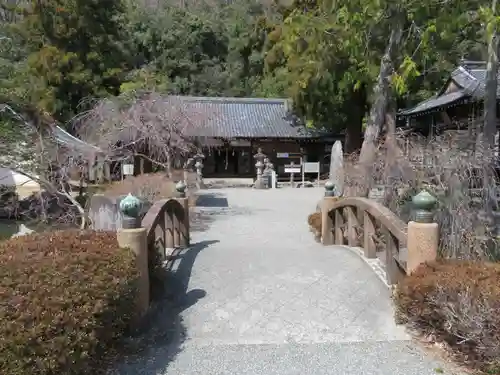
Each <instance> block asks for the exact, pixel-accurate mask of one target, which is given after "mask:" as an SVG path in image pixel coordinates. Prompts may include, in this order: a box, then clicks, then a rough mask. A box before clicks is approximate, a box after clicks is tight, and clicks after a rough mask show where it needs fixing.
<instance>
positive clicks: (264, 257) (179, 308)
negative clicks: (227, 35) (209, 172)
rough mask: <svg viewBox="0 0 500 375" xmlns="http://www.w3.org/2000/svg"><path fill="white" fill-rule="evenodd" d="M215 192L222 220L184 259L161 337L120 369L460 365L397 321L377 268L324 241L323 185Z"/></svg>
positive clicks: (409, 374)
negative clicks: (318, 219) (317, 218)
mask: <svg viewBox="0 0 500 375" xmlns="http://www.w3.org/2000/svg"><path fill="white" fill-rule="evenodd" d="M208 193H209V194H208ZM208 193H207V195H206V196H204V197H202V198H201V199H200V201H199V204H200V205H201V206H204V207H200V208H199V210H201V211H203V212H204V213H205V214H210V215H213V216H215V220H214V221H213V222H211V223H210V227H209V229H208V230H205V231H203V232H195V233H193V234H192V237H193V241H192V242H193V247H192V248H191V249H189V250H187V251H185V252H184V253H182V254H180V256H179V257H178V261H177V262H176V264H174V265H173V269H172V274H173V275H174V276H173V279H172V280H171V288H172V290H173V293H174V295H175V300H174V302H173V304H174V306H173V307H172V308H170V309H168V311H164V315H162V319H161V323H155V324H157V325H158V327H156V328H157V332H158V330H161V331H162V334H161V335H159V336H155V337H160V338H161V339H157V338H155V339H154V342H152V343H151V345H150V349H149V350H148V351H147V352H146V353H144V354H143V356H141V357H140V358H138V359H137V358H136V359H130V360H129V361H128V362H127V363H125V364H123V366H121V367H120V368H119V369H118V371H117V373H118V374H120V375H132V374H148V375H154V374H162V375H163V374H171V375H195V374H200V375H212V374H213V375H222V374H224V375H225V374H227V375H239V374H241V375H243V374H248V375H258V374H259V375H260V374H264V375H271V374H280V375H285V374H286V375H288V374H290V375H291V374H297V375H298V374H301V375H305V374H314V375H320V374H338V375H351V374H352V375H362V374H367V375H368V374H370V375H376V374H380V375H399V374H401V375H431V374H435V373H437V372H439V373H441V372H442V371H444V373H446V374H451V373H452V372H451V371H449V370H448V368H447V367H446V366H445V365H443V364H442V363H440V362H439V361H437V360H434V359H432V358H431V357H430V355H428V354H425V353H424V352H423V351H421V350H420V349H419V348H418V347H417V346H416V344H414V343H413V342H412V341H410V337H409V336H408V335H407V334H406V333H405V331H404V329H403V328H402V327H399V326H396V325H395V323H394V318H393V309H392V306H391V302H390V295H389V291H388V290H387V288H386V287H385V286H384V284H383V283H382V282H381V281H380V279H379V278H378V277H377V276H376V275H375V274H374V272H373V271H372V270H371V269H370V267H369V266H367V265H366V264H365V263H364V262H363V261H362V260H361V259H360V258H359V257H358V256H357V255H355V254H354V253H352V252H350V251H349V250H347V249H345V248H342V247H336V246H329V247H323V246H322V245H320V244H317V243H315V242H314V239H313V236H312V234H311V233H310V232H309V230H308V227H307V222H306V221H307V215H308V214H309V213H311V212H312V211H314V210H315V207H316V204H317V202H318V200H319V199H320V198H321V196H322V194H323V190H321V189H317V188H309V189H292V188H284V189H279V190H270V191H256V190H252V189H221V190H209V191H208Z"/></svg>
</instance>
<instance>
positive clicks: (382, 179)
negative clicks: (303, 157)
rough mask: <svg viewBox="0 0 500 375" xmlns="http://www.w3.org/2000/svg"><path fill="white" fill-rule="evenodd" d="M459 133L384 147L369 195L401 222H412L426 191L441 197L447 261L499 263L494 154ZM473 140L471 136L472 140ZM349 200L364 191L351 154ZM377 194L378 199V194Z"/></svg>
mask: <svg viewBox="0 0 500 375" xmlns="http://www.w3.org/2000/svg"><path fill="white" fill-rule="evenodd" d="M464 137H467V134H463V133H461V132H460V131H456V132H448V133H445V134H443V135H441V136H438V137H434V138H433V139H430V140H429V139H427V138H423V137H421V136H418V135H415V134H408V133H400V134H398V137H397V145H396V147H393V148H392V149H391V150H390V151H389V150H388V148H387V147H386V144H384V143H381V144H380V145H379V148H378V150H377V159H376V161H375V166H374V168H373V171H374V175H373V176H372V179H371V180H370V186H369V190H371V191H372V194H373V195H372V196H371V197H372V198H375V199H378V200H379V201H380V202H381V203H383V204H384V205H385V206H387V207H388V208H390V209H391V210H392V211H393V212H395V213H396V214H397V215H398V216H399V217H400V218H401V219H402V220H403V221H409V220H411V219H412V210H411V208H412V205H411V199H412V197H413V196H414V195H415V194H417V193H418V192H419V191H421V190H422V189H426V190H428V191H429V192H430V193H431V194H433V195H434V196H436V198H438V202H439V206H438V209H437V212H436V218H435V219H436V222H437V223H438V224H439V228H440V252H441V254H440V255H441V256H442V257H444V258H454V259H469V260H474V259H475V260H497V259H500V253H499V251H498V249H497V244H496V241H495V240H493V237H494V236H495V233H494V232H495V228H494V226H495V225H494V224H495V223H492V222H491V216H492V215H490V216H488V213H491V212H492V211H495V210H496V208H497V207H496V190H497V188H496V181H495V176H496V174H495V171H494V170H493V167H492V166H493V160H492V155H493V152H491V151H489V150H486V149H485V148H484V147H482V143H481V142H474V144H473V146H472V147H471V146H470V144H468V145H465V146H464V143H463V142H462V143H461V142H460V141H461V139H460V138H462V140H463V138H464ZM469 138H470V136H469ZM344 165H345V168H346V173H345V175H346V177H347V179H346V187H347V188H346V195H351V196H353V195H356V193H357V192H358V191H364V190H365V187H364V186H362V185H363V184H364V183H365V181H366V179H365V174H366V171H365V170H364V169H363V167H362V166H361V165H360V164H359V163H357V155H349V156H347V158H346V161H345V163H344ZM377 193H378V194H377Z"/></svg>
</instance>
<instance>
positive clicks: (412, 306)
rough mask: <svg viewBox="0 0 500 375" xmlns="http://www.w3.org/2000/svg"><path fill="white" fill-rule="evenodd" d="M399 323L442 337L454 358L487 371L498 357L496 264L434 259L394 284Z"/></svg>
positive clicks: (499, 280) (499, 270) (499, 279)
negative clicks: (437, 260)
mask: <svg viewBox="0 0 500 375" xmlns="http://www.w3.org/2000/svg"><path fill="white" fill-rule="evenodd" d="M394 300H395V303H396V306H397V318H398V319H399V320H400V322H401V323H406V324H409V325H410V326H412V327H414V328H417V329H419V330H420V331H422V332H425V333H432V334H433V335H435V336H436V337H437V338H438V339H439V340H441V341H444V342H447V343H448V344H449V345H450V347H451V348H452V349H453V350H454V351H455V354H456V355H457V356H458V357H459V359H461V360H463V361H465V362H467V363H469V364H472V365H474V366H476V367H478V368H479V369H482V370H488V371H490V370H491V369H492V368H494V367H495V368H496V366H497V365H498V364H499V363H498V361H499V360H500V314H499V311H500V264H499V263H482V262H466V261H450V260H447V261H439V262H435V263H432V264H427V265H422V266H421V267H419V269H417V271H416V272H415V273H413V274H412V275H410V276H408V277H406V278H405V279H404V280H403V281H402V282H401V283H400V284H399V285H398V287H397V288H396V291H395V293H394Z"/></svg>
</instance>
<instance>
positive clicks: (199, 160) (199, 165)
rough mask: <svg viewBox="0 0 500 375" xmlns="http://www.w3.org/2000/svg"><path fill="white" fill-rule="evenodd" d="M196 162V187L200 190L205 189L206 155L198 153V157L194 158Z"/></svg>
mask: <svg viewBox="0 0 500 375" xmlns="http://www.w3.org/2000/svg"><path fill="white" fill-rule="evenodd" d="M193 159H194V160H195V163H194V168H195V170H196V186H197V188H198V189H203V188H204V187H205V185H204V184H203V160H204V159H205V155H203V153H202V152H201V151H198V152H197V153H196V155H194V156H193Z"/></svg>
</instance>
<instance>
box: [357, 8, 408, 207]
mask: <svg viewBox="0 0 500 375" xmlns="http://www.w3.org/2000/svg"><path fill="white" fill-rule="evenodd" d="M391 18H392V28H391V34H390V37H389V41H388V42H387V46H386V49H385V53H384V56H382V59H381V61H380V72H379V75H378V80H377V84H376V85H375V87H374V89H373V93H374V98H375V100H374V102H373V105H372V107H371V109H370V117H369V119H368V124H367V125H366V129H365V136H364V140H363V145H362V146H361V153H360V156H359V164H360V166H361V168H363V176H364V181H363V183H362V184H361V186H360V191H359V192H358V195H359V196H362V197H367V196H368V193H369V191H370V179H372V178H373V166H374V162H375V159H376V153H377V140H378V137H379V135H380V132H381V130H382V127H383V125H384V122H385V116H386V112H387V105H388V103H389V100H390V99H391V96H392V93H391V84H390V78H391V75H392V73H393V71H394V67H393V59H394V55H395V54H396V53H397V51H398V49H399V46H400V44H401V39H402V36H403V12H402V10H401V9H400V8H399V7H398V6H397V8H396V9H394V10H393V13H392V16H391Z"/></svg>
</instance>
